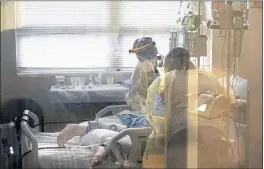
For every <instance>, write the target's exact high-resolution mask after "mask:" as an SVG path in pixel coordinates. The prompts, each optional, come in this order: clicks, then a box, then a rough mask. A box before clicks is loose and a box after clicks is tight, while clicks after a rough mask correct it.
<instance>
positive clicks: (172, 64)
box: [163, 47, 195, 72]
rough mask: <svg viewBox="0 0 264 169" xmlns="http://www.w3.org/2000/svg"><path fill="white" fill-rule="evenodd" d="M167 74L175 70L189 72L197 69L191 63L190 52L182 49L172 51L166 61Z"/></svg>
mask: <svg viewBox="0 0 264 169" xmlns="http://www.w3.org/2000/svg"><path fill="white" fill-rule="evenodd" d="M163 66H164V68H165V72H170V71H173V70H179V71H187V70H189V69H195V66H194V65H193V63H192V62H191V61H190V56H189V52H188V51H187V50H186V49H184V48H181V47H177V48H173V49H172V50H170V52H169V53H168V55H167V56H166V57H165V61H164V65H163Z"/></svg>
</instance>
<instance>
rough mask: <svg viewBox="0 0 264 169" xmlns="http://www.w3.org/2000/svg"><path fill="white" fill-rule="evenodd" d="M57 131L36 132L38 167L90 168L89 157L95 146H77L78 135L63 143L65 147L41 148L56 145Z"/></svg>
mask: <svg viewBox="0 0 264 169" xmlns="http://www.w3.org/2000/svg"><path fill="white" fill-rule="evenodd" d="M57 135H58V133H37V134H36V137H37V140H38V143H39V144H38V147H39V148H40V150H39V151H38V156H39V157H38V158H39V165H40V168H90V167H89V166H90V158H91V157H92V152H93V150H94V148H95V147H96V146H92V147H84V146H79V139H80V137H74V138H72V139H71V140H69V141H68V142H67V144H65V146H66V148H52V149H50V148H49V149H41V148H45V147H58V145H57Z"/></svg>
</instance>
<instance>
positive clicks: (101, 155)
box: [91, 146, 108, 167]
mask: <svg viewBox="0 0 264 169" xmlns="http://www.w3.org/2000/svg"><path fill="white" fill-rule="evenodd" d="M107 155H108V151H107V148H106V147H104V146H99V147H98V148H97V150H96V152H95V153H94V155H93V158H92V164H91V165H92V167H94V166H97V165H99V164H100V163H101V162H102V161H103V160H104V159H105V158H106V157H107Z"/></svg>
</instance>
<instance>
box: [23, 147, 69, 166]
mask: <svg viewBox="0 0 264 169" xmlns="http://www.w3.org/2000/svg"><path fill="white" fill-rule="evenodd" d="M62 148H66V147H41V148H38V150H43V149H62ZM31 152H32V150H29V151H27V152H25V153H24V154H23V155H22V156H21V157H20V159H19V160H18V161H19V164H21V163H22V160H23V158H24V157H25V156H27V155H28V154H29V153H31Z"/></svg>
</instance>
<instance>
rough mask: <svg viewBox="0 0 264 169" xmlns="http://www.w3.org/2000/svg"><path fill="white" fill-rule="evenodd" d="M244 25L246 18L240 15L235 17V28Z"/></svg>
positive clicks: (240, 27)
mask: <svg viewBox="0 0 264 169" xmlns="http://www.w3.org/2000/svg"><path fill="white" fill-rule="evenodd" d="M243 27H244V18H243V17H240V16H235V17H234V29H242V28H243Z"/></svg>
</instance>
